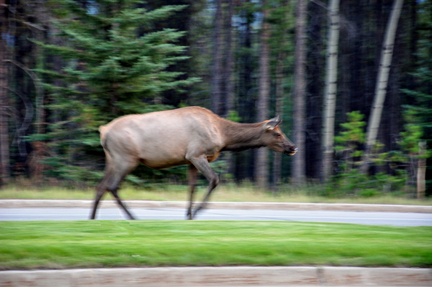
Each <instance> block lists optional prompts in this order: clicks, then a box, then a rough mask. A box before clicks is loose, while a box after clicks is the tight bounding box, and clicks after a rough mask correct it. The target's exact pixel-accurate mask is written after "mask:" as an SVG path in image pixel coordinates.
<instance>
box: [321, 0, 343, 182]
mask: <svg viewBox="0 0 432 287" xmlns="http://www.w3.org/2000/svg"><path fill="white" fill-rule="evenodd" d="M328 14H329V21H330V22H329V35H328V44H327V66H326V83H325V95H324V127H323V135H322V138H323V142H322V163H323V166H322V179H323V180H328V178H329V177H330V176H331V174H332V163H333V143H334V120H335V106H336V92H337V89H336V88H337V82H336V81H337V63H338V44H339V31H340V22H339V0H331V1H330V2H329V8H328Z"/></svg>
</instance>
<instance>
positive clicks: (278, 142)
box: [263, 116, 297, 155]
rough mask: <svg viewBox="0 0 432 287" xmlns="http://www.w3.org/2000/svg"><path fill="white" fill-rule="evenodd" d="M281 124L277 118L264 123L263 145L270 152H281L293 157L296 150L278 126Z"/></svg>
mask: <svg viewBox="0 0 432 287" xmlns="http://www.w3.org/2000/svg"><path fill="white" fill-rule="evenodd" d="M281 122H282V120H281V119H279V116H277V117H276V118H273V119H271V120H268V121H266V122H265V123H264V126H263V128H264V130H265V132H264V135H263V137H264V138H263V140H264V143H265V145H266V146H267V147H268V148H269V149H271V150H274V151H277V152H283V153H284V154H286V155H294V154H295V153H296V152H297V148H296V147H295V145H294V144H293V143H292V142H291V141H290V140H289V139H288V138H287V137H286V136H285V135H284V133H283V132H282V130H281V129H280V127H279V124H280V123H281Z"/></svg>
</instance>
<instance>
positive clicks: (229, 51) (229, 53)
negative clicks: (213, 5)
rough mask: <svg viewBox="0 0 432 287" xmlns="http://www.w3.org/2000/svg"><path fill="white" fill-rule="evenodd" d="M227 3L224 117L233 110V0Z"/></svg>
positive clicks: (228, 0)
mask: <svg viewBox="0 0 432 287" xmlns="http://www.w3.org/2000/svg"><path fill="white" fill-rule="evenodd" d="M227 4H228V13H227V15H226V17H225V29H224V30H225V40H226V44H225V57H224V58H226V60H225V66H224V73H223V75H224V79H223V82H224V84H225V93H224V94H225V97H224V102H225V103H224V111H223V115H224V117H227V116H228V114H229V111H231V110H233V102H234V95H233V81H232V77H231V75H232V70H233V62H234V60H233V59H234V56H233V47H232V17H233V9H234V7H233V5H234V4H233V0H227Z"/></svg>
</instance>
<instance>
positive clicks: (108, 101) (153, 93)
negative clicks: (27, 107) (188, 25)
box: [31, 0, 197, 183]
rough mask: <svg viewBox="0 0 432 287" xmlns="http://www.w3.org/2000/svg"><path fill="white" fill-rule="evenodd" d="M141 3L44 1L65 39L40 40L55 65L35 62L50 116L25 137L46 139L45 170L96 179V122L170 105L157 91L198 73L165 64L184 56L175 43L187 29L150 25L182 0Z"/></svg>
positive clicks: (100, 156)
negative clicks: (152, 5)
mask: <svg viewBox="0 0 432 287" xmlns="http://www.w3.org/2000/svg"><path fill="white" fill-rule="evenodd" d="M140 3H141V1H138V0H125V1H103V0H97V1H92V3H91V4H90V6H91V7H87V9H84V8H82V7H81V6H80V5H79V4H78V3H77V2H76V1H72V0H53V1H50V4H49V5H51V6H52V7H53V10H52V11H53V13H54V14H55V15H56V16H57V18H56V20H55V21H54V25H55V26H56V27H57V29H58V30H59V31H60V32H59V35H58V37H60V38H62V39H63V45H61V46H58V45H51V44H46V43H40V42H38V44H40V45H41V46H42V47H43V49H44V51H45V53H47V54H53V55H57V56H60V57H61V59H62V63H63V67H62V69H61V70H60V71H58V70H53V69H52V68H50V66H51V65H48V64H49V63H48V64H47V66H46V68H45V69H40V70H37V72H38V73H40V74H41V75H42V76H43V78H44V82H45V83H44V86H45V88H46V90H47V92H48V93H49V95H48V98H49V104H48V105H47V108H48V109H49V110H50V114H51V115H52V117H51V119H50V124H49V125H48V127H47V130H48V132H47V133H46V134H45V135H35V136H33V137H31V140H33V141H36V140H46V141H49V145H50V156H49V157H48V158H46V160H45V162H46V164H47V165H48V166H50V167H51V168H49V169H48V171H47V175H49V176H53V177H56V178H60V179H73V180H79V181H90V182H94V181H95V180H96V179H97V178H98V177H99V176H100V171H101V168H102V167H103V154H102V152H101V151H102V148H101V147H100V145H99V135H98V127H99V126H100V125H103V124H106V123H107V122H109V121H111V120H112V119H114V118H116V117H119V116H122V115H125V114H132V113H147V112H152V111H158V110H165V109H169V108H171V107H170V106H164V105H161V104H154V103H155V102H157V97H158V96H159V95H160V94H161V93H162V92H164V91H168V90H176V89H180V88H181V87H182V86H185V85H189V84H191V83H194V82H196V81H197V79H196V78H190V79H186V80H185V79H182V80H178V77H179V76H180V75H182V73H180V72H176V71H172V69H169V68H170V67H171V66H172V65H173V64H175V63H177V62H178V61H181V60H184V59H186V58H187V57H186V56H185V49H186V47H184V46H180V45H177V44H176V42H178V40H179V39H180V38H181V37H183V36H184V33H185V32H183V31H176V30H174V29H157V28H156V25H154V23H155V22H156V21H159V20H162V19H166V18H168V17H170V16H171V15H173V13H176V12H177V11H180V10H182V9H184V8H185V6H163V7H161V8H158V9H154V10H146V9H144V8H137V7H138V6H139V5H138V4H140ZM59 7H61V9H58V8H59ZM128 179H129V180H130V181H131V182H134V183H139V182H141V181H139V180H137V178H136V177H131V176H130V177H128Z"/></svg>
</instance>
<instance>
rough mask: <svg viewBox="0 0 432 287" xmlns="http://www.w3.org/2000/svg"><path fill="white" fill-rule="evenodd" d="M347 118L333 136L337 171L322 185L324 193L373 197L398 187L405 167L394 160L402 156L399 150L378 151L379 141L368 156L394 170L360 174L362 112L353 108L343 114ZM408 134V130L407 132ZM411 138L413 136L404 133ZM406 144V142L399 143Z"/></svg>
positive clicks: (362, 141) (380, 147) (402, 180)
mask: <svg viewBox="0 0 432 287" xmlns="http://www.w3.org/2000/svg"><path fill="white" fill-rule="evenodd" d="M347 116H348V122H346V123H342V124H341V125H340V126H341V129H342V131H341V132H340V133H339V134H338V135H337V136H335V142H336V143H337V144H336V146H335V150H336V151H337V152H339V153H340V154H342V157H341V158H340V160H339V168H340V170H339V172H338V173H337V174H336V175H335V176H334V177H333V179H332V181H331V182H330V183H329V185H328V187H327V189H326V191H325V192H326V195H328V196H333V197H342V196H346V195H351V196H355V197H373V196H377V195H382V193H384V192H389V191H391V190H395V189H396V190H397V189H400V188H402V186H403V185H404V184H405V180H406V171H404V170H399V169H397V168H396V167H397V165H395V162H397V161H399V160H402V161H403V162H405V158H404V157H402V156H401V155H402V154H403V153H401V152H400V151H393V152H382V148H383V146H384V145H383V144H381V143H379V142H378V143H377V144H376V145H375V146H374V148H373V150H372V156H371V160H372V162H374V164H375V165H376V166H382V165H386V164H390V166H393V167H394V169H393V173H394V174H387V173H384V172H379V173H376V174H372V175H369V174H364V173H362V172H361V171H360V165H361V164H362V162H361V157H362V155H363V151H362V150H361V148H362V144H363V143H364V142H365V131H364V126H365V122H364V121H363V118H364V116H363V115H362V114H361V113H360V112H358V111H354V112H351V113H348V114H347ZM414 130H415V129H414ZM409 135H411V133H409ZM406 136H407V138H408V139H409V141H410V142H411V141H412V140H413V139H412V138H411V137H410V136H408V134H406ZM403 147H404V148H407V146H406V145H405V146H403Z"/></svg>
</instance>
